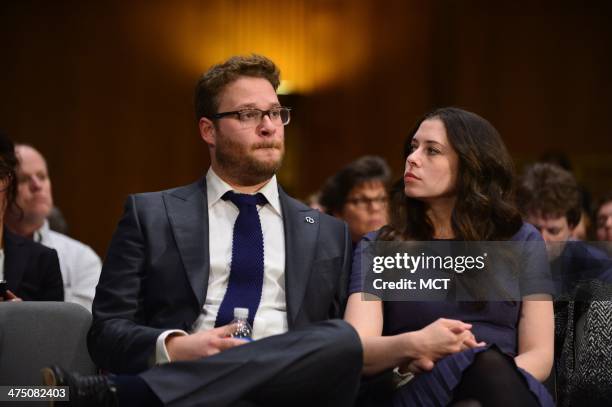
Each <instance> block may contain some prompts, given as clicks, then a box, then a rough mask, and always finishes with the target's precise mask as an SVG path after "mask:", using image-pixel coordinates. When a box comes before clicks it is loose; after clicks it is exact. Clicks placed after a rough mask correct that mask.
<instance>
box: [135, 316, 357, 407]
mask: <svg viewBox="0 0 612 407" xmlns="http://www.w3.org/2000/svg"><path fill="white" fill-rule="evenodd" d="M362 360H363V352H362V348H361V341H360V339H359V336H358V335H357V333H356V332H355V330H354V329H353V328H352V327H351V326H350V325H348V324H347V323H346V322H344V321H341V320H332V321H325V322H319V323H316V324H313V325H310V326H308V327H305V328H303V329H298V330H294V331H291V332H288V333H286V334H283V335H276V336H271V337H269V338H265V339H261V340H258V341H255V342H253V343H249V344H247V345H242V346H238V347H236V348H232V349H229V350H227V351H224V352H221V353H219V354H217V355H214V356H210V357H206V358H202V359H200V360H197V361H189V362H174V363H169V364H165V365H161V366H156V367H154V368H152V369H150V370H147V371H146V372H144V373H142V374H141V375H140V376H141V377H142V379H144V380H145V381H146V383H147V384H148V385H149V387H150V388H151V389H152V390H153V392H154V393H155V394H156V395H157V397H159V399H160V400H161V401H162V402H163V403H164V404H165V405H170V406H210V407H213V406H231V405H235V404H240V403H244V404H251V403H252V404H255V405H260V406H275V405H278V406H281V405H283V406H315V405H316V406H339V407H341V406H352V405H353V403H354V401H355V397H356V395H357V389H358V387H359V379H360V376H361V368H362V363H363V362H362Z"/></svg>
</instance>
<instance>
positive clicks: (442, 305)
mask: <svg viewBox="0 0 612 407" xmlns="http://www.w3.org/2000/svg"><path fill="white" fill-rule="evenodd" d="M376 236H377V232H372V233H370V234H368V235H366V236H365V237H364V239H363V240H362V244H360V245H358V247H357V249H356V250H355V254H354V256H353V271H352V274H351V281H350V289H349V291H350V293H351V294H352V293H355V292H362V291H363V290H362V284H363V282H362V281H363V279H362V276H361V257H362V256H361V254H362V251H363V250H364V249H363V242H367V241H373V240H375V239H376ZM511 240H512V241H515V242H523V241H524V242H528V241H542V237H541V235H540V233H539V232H538V231H537V230H536V229H535V228H534V227H533V226H532V225H529V224H526V223H525V224H523V226H522V227H521V229H520V230H519V231H518V232H517V233H516V235H515V236H513V238H512V239H511ZM542 248H544V246H542ZM543 250H544V251H543V252H541V253H532V255H530V256H525V257H527V258H524V259H521V260H522V261H524V262H529V263H530V264H529V265H528V267H524V268H523V269H524V270H531V272H530V273H529V275H526V276H524V279H527V280H528V281H529V283H530V284H529V291H528V292H525V291H522V293H523V294H524V295H527V294H536V293H547V294H553V293H554V286H553V284H552V282H551V280H550V276H549V273H550V271H549V265H548V258H547V255H546V252H545V249H543ZM534 273H542V276H541V278H538V276H537V275H534ZM521 279H523V276H521ZM521 283H522V281H521ZM520 307H521V302H518V301H515V302H511V301H496V302H488V303H486V306H485V307H484V308H483V309H475V307H473V306H472V307H469V306H464V305H463V306H462V305H461V304H460V303H457V302H446V301H435V302H434V301H428V302H418V301H389V302H383V313H384V326H383V335H396V334H400V333H403V332H409V331H416V330H419V329H421V328H424V327H425V326H427V325H429V324H430V323H432V322H434V321H436V320H437V319H438V318H449V319H458V320H461V321H463V322H467V323H470V324H472V332H473V333H474V336H475V337H476V339H477V340H478V341H485V342H486V343H487V346H485V347H480V348H474V349H468V350H466V351H463V352H459V353H455V354H453V355H449V356H447V357H445V358H443V359H441V360H439V361H438V362H437V363H436V364H435V366H434V368H433V370H431V371H430V372H426V373H422V374H419V375H416V377H415V378H414V379H412V380H411V381H410V382H409V383H408V384H407V385H405V386H403V387H401V388H400V389H399V390H398V391H396V392H395V394H394V397H393V405H394V406H416V405H425V406H429V405H447V404H448V403H449V402H450V401H451V400H452V392H453V389H454V388H455V387H456V386H457V384H458V383H459V381H460V380H461V376H462V374H463V371H464V370H465V369H466V368H467V367H469V366H470V365H471V363H472V362H473V360H474V357H475V355H476V354H477V353H479V352H482V351H483V350H486V349H488V348H489V347H490V346H492V345H496V346H497V347H498V348H499V349H500V350H501V351H502V352H503V353H505V354H506V355H508V356H510V357H514V356H516V354H517V349H518V343H517V340H518V338H517V336H518V322H519V316H520ZM512 361H513V360H512ZM517 369H518V371H519V372H520V373H521V374H522V375H523V377H524V378H525V380H526V383H527V385H528V387H529V389H530V390H531V392H532V393H533V394H534V395H535V396H536V397H537V399H538V400H539V402H540V405H542V406H554V402H553V400H552V398H551V396H550V394H549V393H548V390H546V388H545V387H544V385H542V384H541V383H540V382H539V381H538V380H537V379H535V378H534V377H533V376H531V375H530V374H529V373H527V372H526V371H524V370H523V369H521V368H519V367H517Z"/></svg>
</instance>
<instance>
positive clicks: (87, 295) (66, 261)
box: [34, 221, 102, 312]
mask: <svg viewBox="0 0 612 407" xmlns="http://www.w3.org/2000/svg"><path fill="white" fill-rule="evenodd" d="M34 241H36V242H38V243H41V244H43V245H45V246H47V247H50V248H51V249H55V250H56V251H57V257H58V259H59V264H60V270H61V272H62V280H63V281H64V301H66V302H74V303H77V304H80V305H82V306H83V307H85V308H87V309H88V310H89V311H90V312H91V304H92V302H93V298H94V295H95V293H96V285H98V280H99V279H100V271H102V262H101V261H100V257H98V255H97V254H96V252H94V251H93V249H92V248H91V247H89V246H87V245H85V244H83V243H81V242H79V241H78V240H75V239H73V238H71V237H68V236H66V235H63V234H61V233H58V232H55V231H53V230H51V229H49V222H47V221H45V223H44V224H43V225H42V227H41V228H40V229H38V230H37V231H35V232H34Z"/></svg>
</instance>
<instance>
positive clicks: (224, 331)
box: [166, 325, 247, 362]
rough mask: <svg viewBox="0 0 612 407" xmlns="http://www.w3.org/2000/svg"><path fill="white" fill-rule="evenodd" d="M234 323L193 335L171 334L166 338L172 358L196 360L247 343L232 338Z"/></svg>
mask: <svg viewBox="0 0 612 407" xmlns="http://www.w3.org/2000/svg"><path fill="white" fill-rule="evenodd" d="M233 330H234V327H233V326H232V325H225V326H220V327H218V328H214V329H210V330H208V331H199V332H196V333H193V334H191V335H170V336H168V337H167V338H166V350H167V351H168V356H170V360H171V361H173V362H175V361H179V360H196V359H200V358H203V357H206V356H211V355H214V354H217V353H219V352H222V351H224V350H227V349H230V348H233V347H234V346H239V345H243V344H245V343H247V342H246V341H244V340H242V339H235V338H231V337H230V335H231V333H232V332H233Z"/></svg>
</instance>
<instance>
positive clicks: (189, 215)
mask: <svg viewBox="0 0 612 407" xmlns="http://www.w3.org/2000/svg"><path fill="white" fill-rule="evenodd" d="M164 202H165V205H166V210H167V213H168V219H169V221H170V225H171V227H172V231H173V233H174V239H175V241H176V246H177V247H178V251H179V254H180V256H181V260H182V261H183V265H184V266H185V272H186V273H187V278H188V279H189V282H190V284H191V288H192V290H193V293H194V294H195V296H196V298H197V299H198V303H199V304H200V307H201V306H202V305H203V304H204V299H205V298H206V291H207V289H208V274H209V271H210V259H209V253H208V248H209V246H208V203H207V197H206V180H205V179H202V180H201V181H199V182H197V183H194V184H191V185H189V186H187V187H185V188H179V189H176V190H174V191H171V192H166V193H164Z"/></svg>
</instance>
